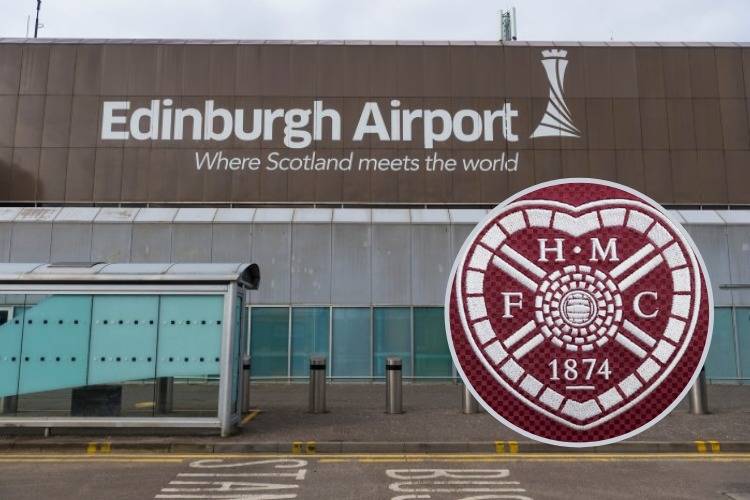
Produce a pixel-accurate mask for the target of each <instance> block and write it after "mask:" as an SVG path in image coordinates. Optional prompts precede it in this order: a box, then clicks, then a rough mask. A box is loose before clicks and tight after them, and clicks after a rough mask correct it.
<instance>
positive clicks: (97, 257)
mask: <svg viewBox="0 0 750 500" xmlns="http://www.w3.org/2000/svg"><path fill="white" fill-rule="evenodd" d="M132 236H133V225H132V224H99V223H97V224H94V234H93V237H92V239H91V260H92V262H110V263H120V262H130V244H131V240H132Z"/></svg>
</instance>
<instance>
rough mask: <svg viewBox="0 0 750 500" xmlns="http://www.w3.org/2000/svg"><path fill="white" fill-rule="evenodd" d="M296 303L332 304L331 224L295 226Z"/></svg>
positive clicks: (293, 233)
mask: <svg viewBox="0 0 750 500" xmlns="http://www.w3.org/2000/svg"><path fill="white" fill-rule="evenodd" d="M291 271H292V304H329V303H330V302H331V224H292V268H291Z"/></svg>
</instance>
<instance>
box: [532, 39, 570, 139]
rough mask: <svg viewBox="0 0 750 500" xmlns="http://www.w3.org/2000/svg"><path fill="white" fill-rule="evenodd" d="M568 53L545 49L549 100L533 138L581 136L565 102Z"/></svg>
mask: <svg viewBox="0 0 750 500" xmlns="http://www.w3.org/2000/svg"><path fill="white" fill-rule="evenodd" d="M567 55H568V53H567V52H566V51H564V50H556V49H550V50H543V51H542V56H543V58H542V66H544V71H545V72H546V73H547V79H548V80H549V102H548V103H547V109H546V110H545V111H544V116H543V117H542V121H541V122H540V123H539V125H538V126H537V127H536V129H535V130H534V133H532V134H531V138H532V139H535V138H538V137H581V131H580V130H578V128H577V127H576V126H575V125H574V124H573V115H572V113H571V112H570V109H568V105H567V104H565V96H564V94H563V90H564V82H565V69H566V68H567V67H568V60H567V59H566V57H567Z"/></svg>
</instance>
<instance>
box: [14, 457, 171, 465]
mask: <svg viewBox="0 0 750 500" xmlns="http://www.w3.org/2000/svg"><path fill="white" fill-rule="evenodd" d="M184 461H185V460H184V459H182V458H174V459H165V458H105V457H91V458H66V457H57V458H0V463H3V464H6V463H13V464H18V463H56V464H58V463H68V462H70V463H91V462H112V463H148V464H157V463H158V464H181V463H183V462H184Z"/></svg>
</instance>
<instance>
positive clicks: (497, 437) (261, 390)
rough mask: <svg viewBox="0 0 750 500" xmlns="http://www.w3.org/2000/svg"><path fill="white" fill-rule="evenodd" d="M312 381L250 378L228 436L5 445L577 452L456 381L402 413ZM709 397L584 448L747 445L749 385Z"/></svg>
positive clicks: (5, 442)
mask: <svg viewBox="0 0 750 500" xmlns="http://www.w3.org/2000/svg"><path fill="white" fill-rule="evenodd" d="M307 389H308V387H307V385H306V384H287V383H265V384H257V383H256V384H253V385H252V387H251V406H252V407H253V408H254V410H253V411H251V412H250V413H249V414H248V415H247V416H246V417H245V419H244V420H243V422H244V423H243V425H242V427H241V428H240V429H239V432H238V433H237V434H235V435H233V436H231V437H228V438H219V437H217V436H215V435H196V434H195V433H191V434H185V433H181V434H176V433H172V434H170V435H164V434H161V435H155V434H154V433H153V432H146V431H135V430H132V429H129V430H127V431H122V432H115V431H113V430H101V431H95V430H90V429H87V430H78V431H76V430H69V429H66V430H63V429H60V430H57V429H55V430H53V432H52V435H51V436H50V437H47V438H44V437H41V436H39V435H38V434H31V433H29V432H28V431H27V432H22V433H18V432H14V431H12V430H9V429H2V430H0V452H5V453H7V452H11V451H12V452H39V451H44V450H54V451H84V450H86V451H89V452H93V453H97V452H106V453H117V452H126V451H132V452H140V451H146V452H153V453H157V452H158V453H184V452H200V453H204V452H208V453H233V452H234V453H258V452H266V453H295V454H312V453H417V452H428V453H506V454H516V453H526V452H536V453H541V452H558V453H562V452H565V453H571V450H570V449H563V448H559V447H554V446H550V445H544V444H540V443H536V442H533V441H530V440H529V439H528V438H525V437H523V436H521V435H519V434H517V433H515V432H513V431H511V430H509V429H507V428H506V427H504V426H503V425H502V424H500V423H498V422H497V421H495V420H494V419H493V418H492V417H490V416H489V415H487V414H486V413H477V414H471V415H464V414H462V413H461V411H460V410H461V406H460V398H461V389H462V387H461V385H459V384H454V383H406V384H404V386H403V400H404V410H405V411H404V413H402V414H399V415H388V414H386V413H385V412H384V409H385V386H384V385H383V384H377V383H372V384H361V383H357V384H354V383H333V384H329V385H328V387H327V406H328V410H329V411H328V412H327V413H324V414H310V413H308V412H307ZM180 390H181V391H182V394H183V395H184V397H182V398H181V399H180V401H179V405H182V406H183V407H189V406H190V405H189V404H188V403H189V397H192V398H195V399H196V400H200V401H202V404H203V405H204V407H205V400H206V398H202V397H201V394H204V395H206V394H208V395H214V389H213V388H212V387H210V386H205V385H203V386H201V385H196V386H194V388H193V389H188V388H187V387H183V388H180ZM190 391H192V392H190ZM201 391H202V392H201ZM212 397H215V395H214V396H212ZM136 399H138V398H134V399H133V401H135V400H136ZM214 400H215V399H214ZM708 400H709V406H710V411H711V413H710V414H709V415H692V414H690V413H689V412H688V406H687V402H686V401H683V402H682V403H681V404H680V405H679V406H678V407H677V408H676V409H675V410H674V411H673V412H672V413H671V414H670V415H668V416H667V417H666V418H664V419H663V420H662V421H661V422H659V423H658V424H656V425H655V426H653V427H652V428H650V429H649V430H647V431H645V432H643V433H641V434H639V435H638V436H636V437H635V438H632V439H630V440H627V441H624V442H621V443H617V444H614V445H608V446H605V447H599V448H587V449H583V450H581V452H592V451H593V452H599V453H609V452H630V453H653V452H660V453H687V452H692V453H704V454H711V453H720V452H750V386H739V385H709V386H708ZM133 401H131V403H132V402H133ZM133 404H138V403H133ZM203 411H205V410H203ZM36 432H41V431H36ZM162 432H164V431H162Z"/></svg>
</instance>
